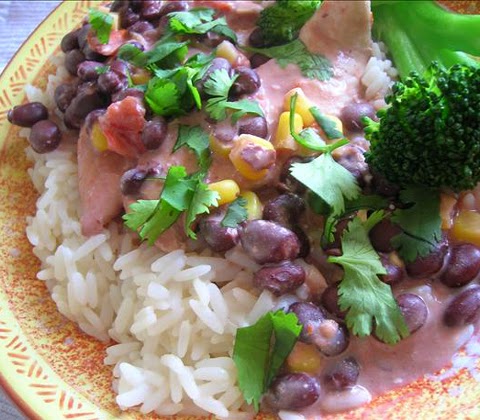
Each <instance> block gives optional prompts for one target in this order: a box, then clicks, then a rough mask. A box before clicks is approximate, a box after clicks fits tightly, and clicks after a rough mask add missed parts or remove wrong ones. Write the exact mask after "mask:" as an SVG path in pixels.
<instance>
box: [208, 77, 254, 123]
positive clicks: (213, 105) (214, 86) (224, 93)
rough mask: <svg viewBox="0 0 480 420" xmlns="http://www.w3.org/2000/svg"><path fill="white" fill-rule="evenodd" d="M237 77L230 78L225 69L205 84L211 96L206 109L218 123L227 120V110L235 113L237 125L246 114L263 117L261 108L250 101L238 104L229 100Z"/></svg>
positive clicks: (233, 120) (209, 78)
mask: <svg viewBox="0 0 480 420" xmlns="http://www.w3.org/2000/svg"><path fill="white" fill-rule="evenodd" d="M236 79H237V76H236V75H234V76H230V75H229V74H228V72H227V70H225V69H218V70H215V71H214V72H212V73H211V74H210V76H209V77H208V79H207V80H206V82H205V87H204V89H205V93H206V94H207V95H209V96H210V98H209V99H208V100H207V105H206V107H205V109H206V111H207V112H208V114H209V115H210V117H211V118H213V119H214V120H216V121H222V120H224V119H226V118H227V110H228V109H231V110H234V111H235V112H234V113H233V114H232V122H233V123H234V124H235V123H236V122H237V121H238V120H239V119H240V118H241V117H243V116H244V115H246V114H253V115H259V116H263V111H262V109H261V108H260V106H259V105H258V104H257V103H256V102H254V101H251V100H249V99H242V100H240V101H237V102H231V101H229V100H228V95H229V93H230V89H231V88H232V86H233V84H234V83H235V80H236Z"/></svg>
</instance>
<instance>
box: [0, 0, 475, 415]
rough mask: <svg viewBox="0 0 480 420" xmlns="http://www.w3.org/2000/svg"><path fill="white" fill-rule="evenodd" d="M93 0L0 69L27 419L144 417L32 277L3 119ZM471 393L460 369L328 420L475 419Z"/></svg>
mask: <svg viewBox="0 0 480 420" xmlns="http://www.w3.org/2000/svg"><path fill="white" fill-rule="evenodd" d="M94 3H96V4H97V5H98V2H96V1H94V0H90V1H89V0H82V1H66V2H64V3H62V4H61V5H60V6H59V7H58V8H57V9H56V10H55V11H53V12H52V13H51V15H50V16H49V17H48V18H47V19H46V20H45V21H44V22H43V23H42V24H41V25H40V26H39V27H38V28H37V29H36V31H35V32H34V33H33V34H32V35H31V36H30V38H29V39H28V40H27V41H26V42H25V43H24V45H23V46H22V47H21V48H20V50H19V51H18V52H17V54H16V55H15V57H14V58H13V59H12V61H11V62H10V64H9V65H8V66H7V68H6V69H5V71H4V73H3V74H2V75H1V76H0V197H1V200H0V229H1V230H0V239H1V242H0V384H1V385H2V386H3V387H4V388H5V389H6V390H7V392H8V393H9V394H10V396H11V397H12V398H13V400H14V401H15V402H16V404H17V405H18V406H19V407H20V408H21V409H22V410H23V411H24V412H25V413H26V415H28V416H29V417H31V418H41V419H82V420H94V419H110V418H119V417H121V418H129V419H136V418H143V416H141V415H140V414H138V413H136V412H134V411H130V412H128V413H122V414H121V413H120V412H119V410H118V408H117V407H116V404H115V400H114V394H113V392H112V390H111V368H109V367H105V366H104V365H103V358H104V354H105V348H106V345H105V344H102V343H99V342H97V341H96V340H94V339H92V338H89V337H87V336H86V335H85V334H83V333H81V332H80V331H79V330H78V329H77V328H76V326H75V325H74V324H72V323H71V322H70V321H68V320H66V319H65V318H63V317H62V316H61V315H60V314H59V313H58V312H57V310H56V307H55V304H54V303H53V302H52V301H51V299H50V295H49V293H48V290H47V289H46V287H45V285H44V284H43V283H42V282H41V281H38V280H36V272H37V271H38V268H39V264H38V262H37V260H36V258H35V256H34V255H33V253H32V248H31V245H30V244H29V243H28V241H27V239H26V236H25V233H24V232H25V226H26V223H25V217H26V216H27V215H29V214H32V213H33V212H34V209H35V200H36V192H35V190H34V188H33V186H32V184H31V182H30V180H29V177H28V175H27V169H28V167H29V163H28V162H27V161H26V159H25V156H24V148H25V146H26V144H25V141H24V140H22V139H20V138H19V136H18V128H17V127H12V126H10V125H9V123H8V122H7V119H6V114H7V111H8V109H10V108H11V107H12V106H14V105H18V104H20V103H22V102H23V101H24V100H25V94H24V91H23V89H24V86H25V85H26V84H29V83H32V84H34V85H36V86H38V87H44V86H45V84H46V77H47V74H48V73H49V71H51V70H52V66H51V65H50V64H49V63H48V57H49V56H50V55H52V54H53V53H54V52H55V51H56V50H57V48H58V45H59V42H60V39H61V38H62V36H63V35H64V34H65V33H67V32H68V31H70V30H71V29H73V28H74V27H75V26H76V25H77V24H78V23H79V22H80V21H81V19H82V18H83V17H84V16H85V15H86V14H87V12H88V9H89V8H90V7H92V6H94ZM445 3H448V5H449V6H453V7H455V8H457V9H461V10H462V11H464V12H466V13H472V12H473V11H475V10H478V9H479V8H478V6H479V4H478V3H473V2H471V1H461V2H458V1H457V2H452V1H449V2H445ZM472 4H474V7H472ZM477 367H478V368H480V363H478V365H477ZM460 390H461V391H460ZM479 401H480V384H479V383H478V382H477V381H476V380H475V379H474V378H473V377H472V376H471V374H470V372H468V371H467V370H462V371H460V373H459V374H457V375H456V376H453V377H451V378H448V379H446V380H443V381H440V380H435V381H434V380H421V381H417V382H416V383H414V384H412V385H410V386H407V387H404V388H400V389H398V390H395V391H393V392H390V393H388V394H386V395H384V396H382V397H380V398H377V399H376V400H375V401H373V403H372V404H370V405H369V406H367V407H363V408H361V409H358V410H355V411H352V412H349V413H346V414H343V415H339V416H328V417H327V418H331V419H333V418H335V419H356V418H369V419H376V418H378V419H385V418H388V419H404V418H412V417H413V415H415V417H416V418H419V419H423V418H425V419H431V418H470V419H478V418H480V407H479V406H478V402H479ZM260 417H264V416H259V418H260ZM156 418H157V417H156Z"/></svg>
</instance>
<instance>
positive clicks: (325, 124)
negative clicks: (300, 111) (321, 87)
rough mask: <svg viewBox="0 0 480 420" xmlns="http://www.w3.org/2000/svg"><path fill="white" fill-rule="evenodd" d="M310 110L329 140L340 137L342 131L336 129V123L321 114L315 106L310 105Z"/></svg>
mask: <svg viewBox="0 0 480 420" xmlns="http://www.w3.org/2000/svg"><path fill="white" fill-rule="evenodd" d="M310 112H311V114H312V115H313V118H315V121H316V122H317V124H318V125H319V126H320V128H321V129H322V130H323V132H324V133H325V135H326V136H327V138H328V139H329V140H335V139H340V138H342V137H343V133H342V132H341V131H338V129H337V126H336V124H335V123H334V122H333V121H332V120H331V119H330V118H328V117H327V116H326V115H324V114H322V112H321V111H320V110H319V109H318V108H317V107H316V106H313V107H311V108H310Z"/></svg>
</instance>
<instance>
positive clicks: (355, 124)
mask: <svg viewBox="0 0 480 420" xmlns="http://www.w3.org/2000/svg"><path fill="white" fill-rule="evenodd" d="M363 117H369V118H371V119H374V118H375V108H374V107H373V105H372V104H370V103H368V102H360V103H351V104H349V105H347V106H346V107H344V108H343V109H342V111H341V112H340V119H341V120H342V123H343V125H344V126H345V127H346V128H347V129H348V130H350V131H363V123H362V118H363Z"/></svg>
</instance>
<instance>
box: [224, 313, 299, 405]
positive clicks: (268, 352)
mask: <svg viewBox="0 0 480 420" xmlns="http://www.w3.org/2000/svg"><path fill="white" fill-rule="evenodd" d="M301 330H302V327H301V326H300V325H298V318H297V316H296V315H295V314H294V313H288V314H286V313H285V312H283V311H281V310H279V311H277V312H267V313H266V314H265V315H264V316H262V317H261V318H260V319H259V320H258V321H257V322H256V323H255V324H253V325H251V326H249V327H244V328H239V329H237V334H236V336H235V345H234V348H233V360H234V362H235V365H236V367H237V371H238V385H239V388H240V390H241V391H242V393H243V396H244V398H245V401H246V402H247V403H248V404H253V406H254V407H255V410H256V411H258V408H259V404H260V399H261V397H262V395H263V394H264V393H265V392H266V391H267V389H268V387H269V386H270V383H271V381H272V380H273V378H274V377H275V376H276V374H277V373H278V370H279V369H280V367H281V365H282V364H283V362H284V361H285V359H286V358H287V356H288V355H289V354H290V352H291V351H292V349H293V346H294V345H295V343H296V341H297V338H298V336H299V335H300V332H301ZM272 339H273V340H274V344H273V346H272V344H271V342H272Z"/></svg>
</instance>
